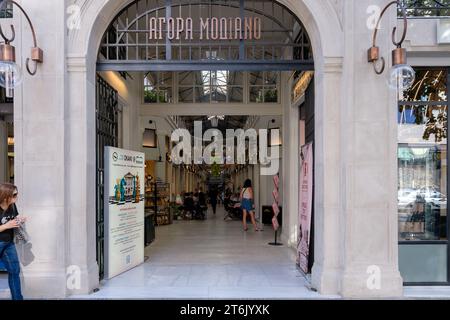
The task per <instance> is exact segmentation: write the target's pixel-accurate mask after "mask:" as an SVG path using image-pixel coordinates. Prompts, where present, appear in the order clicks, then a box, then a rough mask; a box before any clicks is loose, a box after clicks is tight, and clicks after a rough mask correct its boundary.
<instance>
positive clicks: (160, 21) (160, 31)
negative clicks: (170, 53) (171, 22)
mask: <svg viewBox="0 0 450 320" xmlns="http://www.w3.org/2000/svg"><path fill="white" fill-rule="evenodd" d="M158 20H159V40H162V39H163V35H162V34H163V33H162V30H163V24H164V23H166V18H159V19H158Z"/></svg>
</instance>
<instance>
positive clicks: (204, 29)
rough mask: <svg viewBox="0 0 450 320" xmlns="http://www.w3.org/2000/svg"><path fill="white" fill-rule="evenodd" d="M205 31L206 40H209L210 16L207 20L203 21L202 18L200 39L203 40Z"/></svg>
mask: <svg viewBox="0 0 450 320" xmlns="http://www.w3.org/2000/svg"><path fill="white" fill-rule="evenodd" d="M203 32H205V34H206V40H209V18H207V19H206V21H203V18H200V40H203V39H204V38H203Z"/></svg>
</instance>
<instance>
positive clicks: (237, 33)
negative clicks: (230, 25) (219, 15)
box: [234, 18, 242, 40]
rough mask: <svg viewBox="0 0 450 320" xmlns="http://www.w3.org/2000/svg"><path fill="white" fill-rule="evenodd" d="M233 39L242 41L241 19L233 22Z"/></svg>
mask: <svg viewBox="0 0 450 320" xmlns="http://www.w3.org/2000/svg"><path fill="white" fill-rule="evenodd" d="M234 38H235V39H238V40H242V19H241V18H236V19H235V20H234Z"/></svg>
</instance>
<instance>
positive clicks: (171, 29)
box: [167, 18, 175, 40]
mask: <svg viewBox="0 0 450 320" xmlns="http://www.w3.org/2000/svg"><path fill="white" fill-rule="evenodd" d="M167 38H169V40H173V39H174V38H175V22H174V20H173V18H169V19H168V20H167Z"/></svg>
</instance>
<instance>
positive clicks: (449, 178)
mask: <svg viewBox="0 0 450 320" xmlns="http://www.w3.org/2000/svg"><path fill="white" fill-rule="evenodd" d="M413 68H414V69H415V70H443V69H445V70H447V87H446V91H447V101H428V102H427V103H424V102H418V103H415V102H408V101H399V102H398V106H397V107H400V106H404V105H412V106H413V105H435V106H436V105H437V106H445V105H446V106H447V115H448V113H449V111H450V110H449V107H450V99H449V98H450V97H449V92H450V88H449V86H450V66H441V67H436V66H433V67H427V66H413ZM448 126H449V124H448V121H447V132H448ZM399 145H401V144H399ZM408 145H419V144H408ZM449 147H450V139H449V137H447V168H448V167H449V161H450V158H449V156H448V152H449ZM446 179H447V199H448V198H449V195H450V192H449V183H450V170H447V177H446ZM449 216H450V208H449V206H448V204H447V240H431V241H427V240H422V241H399V242H398V245H399V246H401V245H443V244H447V282H426V281H425V282H404V283H403V285H404V286H409V287H413V286H450V239H449V236H450V221H449V219H448V217H449ZM397 232H398V230H397Z"/></svg>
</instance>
